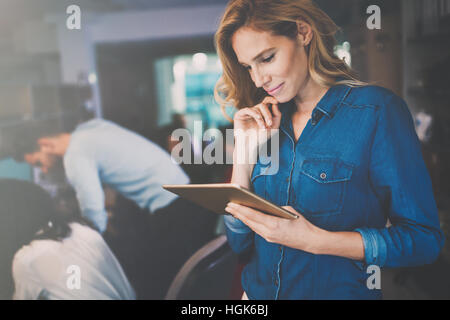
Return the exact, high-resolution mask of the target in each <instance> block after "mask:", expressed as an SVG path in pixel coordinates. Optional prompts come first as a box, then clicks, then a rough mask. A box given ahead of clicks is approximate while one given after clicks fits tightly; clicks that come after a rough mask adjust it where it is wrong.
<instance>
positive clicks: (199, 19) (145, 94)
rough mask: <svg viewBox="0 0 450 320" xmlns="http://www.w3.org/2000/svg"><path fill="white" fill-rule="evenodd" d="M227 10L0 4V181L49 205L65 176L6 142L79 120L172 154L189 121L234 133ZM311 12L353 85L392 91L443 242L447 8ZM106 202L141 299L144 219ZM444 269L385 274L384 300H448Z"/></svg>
mask: <svg viewBox="0 0 450 320" xmlns="http://www.w3.org/2000/svg"><path fill="white" fill-rule="evenodd" d="M226 2H227V1H224V0H151V1H147V0H91V1H88V0H71V1H66V0H0V177H10V178H16V179H23V180H28V181H33V182H36V183H38V184H40V185H42V186H44V187H45V188H46V189H47V190H49V191H50V192H51V193H54V194H55V193H56V192H57V191H58V190H59V189H60V188H63V187H65V184H66V183H65V180H64V177H61V176H59V177H58V176H52V177H48V176H47V177H45V176H43V175H42V174H41V172H39V170H38V169H32V168H30V167H29V166H28V165H26V164H24V163H21V162H16V161H15V160H13V156H14V154H15V146H16V144H17V141H14V139H12V138H11V137H12V136H16V135H15V134H14V133H15V132H18V131H20V129H21V128H23V127H24V126H27V125H29V123H31V122H33V123H34V124H38V125H40V126H42V127H49V126H50V127H54V128H55V130H58V129H65V130H71V128H73V126H74V125H76V124H77V123H79V122H80V121H84V120H86V119H89V118H92V117H103V118H106V119H108V120H112V121H114V122H116V123H118V124H120V125H122V126H124V127H127V128H129V129H131V130H133V131H136V132H138V133H140V134H142V135H143V136H145V137H147V138H148V139H150V140H152V141H155V142H157V143H158V144H160V145H161V146H162V147H164V148H165V149H167V150H168V151H169V152H170V150H171V148H173V145H174V142H173V141H170V135H171V133H172V131H173V130H174V129H176V128H180V127H185V128H188V129H190V130H193V128H194V124H195V121H202V125H203V130H205V129H209V128H215V129H218V130H221V131H223V130H225V129H226V128H231V126H230V123H229V122H228V121H227V120H226V119H225V118H224V117H223V115H222V114H221V112H220V109H219V107H218V105H217V104H216V103H215V102H214V99H213V88H214V84H215V82H216V81H217V79H218V78H219V76H220V74H221V65H220V63H219V61H218V58H217V55H216V54H215V50H214V44H213V34H214V32H215V30H216V27H217V25H218V21H219V19H220V17H221V14H222V13H223V10H224V7H225V5H226ZM316 3H317V4H318V5H319V6H320V7H321V8H322V9H323V10H324V11H325V12H326V13H328V14H329V15H330V16H331V18H332V19H334V21H335V22H336V23H337V24H338V26H340V27H341V28H342V30H341V32H340V33H339V34H338V35H337V40H338V43H337V46H336V48H335V53H336V54H337V55H338V56H340V57H345V58H346V61H347V62H348V63H349V64H351V66H352V67H353V68H354V69H355V70H356V71H357V72H358V74H359V76H360V78H361V79H362V80H365V81H370V82H373V83H375V84H378V85H380V86H383V87H386V88H389V89H391V90H392V91H394V92H395V93H396V94H398V95H399V96H401V97H402V98H403V99H405V100H406V102H407V104H408V106H409V108H410V110H411V113H412V115H413V117H414V119H415V122H416V129H417V133H418V136H419V138H420V140H421V142H422V147H423V156H424V159H425V161H426V164H427V166H428V169H429V172H430V175H431V178H432V182H433V188H434V192H435V197H436V201H437V204H438V208H439V215H440V220H441V225H442V228H443V230H444V231H445V232H446V235H447V239H448V238H449V237H450V197H449V194H450V144H449V143H448V141H450V125H449V124H448V123H449V120H450V106H449V104H450V102H449V101H450V88H449V83H450V79H449V78H450V1H449V0H386V1H375V0H374V1H365V0H339V1H336V0H320V1H319V0H318V1H316ZM72 4H76V5H78V6H79V7H80V8H81V13H82V15H81V29H80V30H69V29H68V28H67V26H66V20H67V18H68V16H69V15H68V14H67V13H66V8H67V7H68V6H69V5H72ZM369 5H378V6H379V7H380V9H381V29H380V30H369V29H368V28H367V26H366V20H367V18H368V17H369V16H370V14H368V13H366V9H367V7H368V6H369ZM196 138H197V140H195V139H194V143H193V144H192V149H193V152H194V154H196V153H199V152H200V153H201V152H202V142H201V136H197V137H196ZM196 141H198V142H196ZM224 148H227V146H224ZM184 169H185V170H186V171H187V173H188V174H189V175H190V177H191V180H192V182H196V183H199V182H201V183H208V182H224V181H228V179H229V175H230V167H229V166H227V165H213V166H208V165H204V164H198V165H185V166H184ZM108 194H109V196H108V197H107V201H109V204H108V206H109V208H110V214H111V215H112V216H113V218H112V219H111V225H110V226H109V229H108V232H109V233H108V234H107V235H106V238H107V240H108V241H109V243H110V245H111V247H112V248H113V250H114V251H115V253H116V254H117V256H118V258H119V260H120V261H121V262H122V264H123V265H124V268H125V271H126V272H127V274H128V275H129V277H130V280H131V282H132V284H133V285H134V286H135V287H137V291H138V293H140V296H141V297H144V298H146V297H148V296H146V294H145V292H146V288H145V287H142V285H140V283H141V282H140V277H144V276H145V267H141V268H140V269H139V267H138V265H139V263H142V260H139V261H140V262H137V260H136V259H138V258H136V257H137V255H138V253H137V251H138V250H139V249H138V248H137V246H136V243H138V242H139V241H142V239H144V238H142V237H144V236H145V231H144V230H140V228H139V219H142V217H141V215H139V213H137V212H138V211H139V210H138V209H136V208H134V209H133V208H132V206H131V205H130V206H128V207H127V206H126V205H124V204H123V203H122V204H121V205H120V206H116V200H115V199H116V198H115V196H114V195H113V193H112V192H110V193H108ZM118 207H120V208H118ZM124 208H126V209H124ZM133 212H134V213H133ZM141 229H142V228H141ZM219 230H220V226H219ZM222 231H223V229H222ZM140 232H141V233H140ZM218 232H219V233H220V231H218ZM140 237H141V238H140ZM133 239H134V240H133ZM133 241H134V242H133ZM133 250H134V251H135V252H136V254H134V255H133V252H134V251H133ZM133 259H135V260H133ZM133 261H135V262H134V263H133ZM144 266H145V263H144ZM449 267H450V249H449V245H448V241H447V244H446V246H445V248H444V250H443V252H442V254H441V257H440V258H439V259H438V261H437V262H436V263H434V264H433V265H429V266H425V267H420V268H405V269H395V270H388V269H385V270H383V277H382V289H383V292H384V297H385V298H386V299H448V298H450V276H449V275H448V270H450V268H449Z"/></svg>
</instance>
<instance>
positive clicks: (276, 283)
mask: <svg viewBox="0 0 450 320" xmlns="http://www.w3.org/2000/svg"><path fill="white" fill-rule="evenodd" d="M275 286H277V287H278V279H275Z"/></svg>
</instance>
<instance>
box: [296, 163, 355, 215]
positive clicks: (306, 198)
mask: <svg viewBox="0 0 450 320" xmlns="http://www.w3.org/2000/svg"><path fill="white" fill-rule="evenodd" d="M352 170H353V168H352V166H351V165H348V164H346V163H344V162H343V161H342V160H340V159H337V158H331V159H305V160H304V161H303V163H302V166H301V169H300V172H299V174H298V179H296V182H294V183H295V185H296V186H295V205H296V206H297V207H298V208H299V209H301V210H302V212H303V213H305V214H309V215H314V216H319V215H320V216H328V215H335V214H339V213H341V211H342V206H343V202H344V196H345V192H346V188H347V184H348V182H349V180H350V179H351V176H352Z"/></svg>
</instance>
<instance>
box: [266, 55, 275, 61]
mask: <svg viewBox="0 0 450 320" xmlns="http://www.w3.org/2000/svg"><path fill="white" fill-rule="evenodd" d="M274 56H275V54H271V55H270V56H269V57H267V58H265V59H263V62H270V61H271V60H272V59H273V57H274Z"/></svg>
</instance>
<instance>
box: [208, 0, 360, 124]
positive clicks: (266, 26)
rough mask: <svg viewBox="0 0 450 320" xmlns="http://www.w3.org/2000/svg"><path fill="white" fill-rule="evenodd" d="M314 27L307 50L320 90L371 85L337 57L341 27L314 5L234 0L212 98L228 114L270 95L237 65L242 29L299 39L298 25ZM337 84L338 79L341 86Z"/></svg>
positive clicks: (219, 45)
mask: <svg viewBox="0 0 450 320" xmlns="http://www.w3.org/2000/svg"><path fill="white" fill-rule="evenodd" d="M298 21H304V22H306V23H308V24H309V25H310V26H311V29H312V34H313V35H312V39H311V41H310V43H309V45H308V46H307V47H306V53H307V55H308V70H309V74H310V76H311V78H312V79H313V80H314V81H315V82H317V83H318V84H320V85H322V86H333V85H336V84H345V85H349V86H352V87H355V86H364V85H367V83H365V82H362V81H359V80H358V79H356V74H355V72H354V71H353V70H352V69H351V68H350V67H349V66H348V65H347V64H346V63H345V61H343V60H341V59H339V58H338V57H336V56H335V55H334V51H333V50H334V46H335V45H336V39H335V34H336V32H337V31H339V30H340V28H339V27H338V26H337V25H336V24H335V23H334V22H333V20H331V18H330V17H329V16H328V15H327V14H326V13H325V12H323V11H322V10H321V9H319V8H318V7H317V6H316V5H315V4H314V3H313V2H312V1H310V0H231V1H230V2H229V3H228V5H227V7H226V9H225V13H224V15H223V17H222V19H221V21H220V25H219V28H218V30H217V32H216V34H215V36H214V41H215V46H216V51H217V54H218V56H219V59H220V61H221V63H222V67H223V74H222V76H221V77H220V79H219V80H218V81H217V83H216V86H215V88H214V97H215V99H216V101H217V102H218V103H219V104H220V106H221V108H222V112H223V113H224V115H225V116H226V117H227V118H228V119H229V120H231V118H230V117H229V116H228V115H227V113H226V112H225V107H226V106H229V105H231V106H234V107H236V108H238V109H241V108H244V107H250V106H254V105H256V104H258V103H260V102H261V101H262V99H264V97H265V96H267V95H268V94H267V92H266V91H264V90H263V89H262V88H257V87H256V86H255V85H254V83H253V81H252V79H251V77H250V75H249V73H248V71H247V70H246V69H245V68H244V67H243V66H242V65H240V64H239V62H238V60H237V57H236V54H235V52H234V50H233V47H232V45H231V38H232V37H233V35H234V33H235V32H236V31H237V30H238V29H240V28H242V27H251V28H252V29H254V30H257V31H266V32H270V33H271V34H272V35H276V36H285V37H288V38H290V39H293V40H295V39H296V37H297V34H298V27H297V22H298ZM337 79H340V80H339V81H338V80H337Z"/></svg>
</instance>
